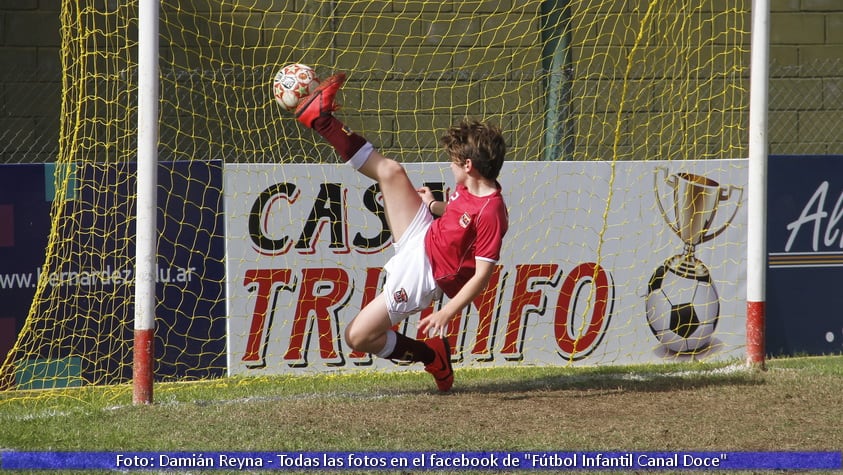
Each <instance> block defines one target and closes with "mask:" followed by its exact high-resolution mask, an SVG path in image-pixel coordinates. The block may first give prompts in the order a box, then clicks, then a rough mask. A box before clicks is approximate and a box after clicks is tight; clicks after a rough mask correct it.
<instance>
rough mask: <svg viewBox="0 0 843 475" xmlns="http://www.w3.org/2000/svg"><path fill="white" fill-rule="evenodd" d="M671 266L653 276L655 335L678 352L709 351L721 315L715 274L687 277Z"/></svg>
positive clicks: (650, 295)
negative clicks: (712, 277) (713, 276)
mask: <svg viewBox="0 0 843 475" xmlns="http://www.w3.org/2000/svg"><path fill="white" fill-rule="evenodd" d="M668 261H670V259H669V260H668ZM671 267H672V266H671V265H670V264H669V263H667V262H666V263H665V264H664V265H662V266H661V267H659V268H658V269H656V271H655V272H654V273H653V276H652V277H650V283H649V285H648V288H647V301H646V307H647V323H649V325H650V330H652V331H653V335H655V336H656V338H657V339H658V340H659V341H660V342H661V343H662V344H663V345H664V346H665V347H666V348H667V349H669V350H671V351H673V352H675V353H691V352H696V351H700V350H705V349H706V348H708V346H709V345H710V344H711V337H712V335H713V334H714V330H715V328H716V327H717V319H718V317H719V315H720V300H719V298H718V296H717V290H716V289H715V288H714V283H713V282H712V280H711V275H710V274H709V273H708V272H704V273H698V274H695V275H691V276H689V277H683V276H681V275H679V274H678V273H677V272H676V271H675V270H674V269H673V268H671Z"/></svg>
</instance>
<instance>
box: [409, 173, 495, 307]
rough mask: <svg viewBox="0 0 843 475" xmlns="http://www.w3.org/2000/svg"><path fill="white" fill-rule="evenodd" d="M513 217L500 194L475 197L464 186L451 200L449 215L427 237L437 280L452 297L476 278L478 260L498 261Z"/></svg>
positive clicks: (435, 223) (441, 217) (437, 222)
mask: <svg viewBox="0 0 843 475" xmlns="http://www.w3.org/2000/svg"><path fill="white" fill-rule="evenodd" d="M508 228H509V214H508V213H507V211H506V203H504V201H503V196H502V195H501V190H500V185H498V189H497V191H495V192H494V193H492V194H490V195H488V196H474V195H472V194H471V193H469V192H468V189H467V188H466V187H465V186H463V185H457V189H456V191H455V192H454V193H453V194H452V195H451V198H450V199H449V200H448V206H447V207H446V208H445V214H443V215H442V216H440V217H439V219H436V220H434V221H433V223H432V224H431V225H430V228H429V229H428V231H427V235H425V237H424V245H425V251H426V252H427V257H428V259H430V265H431V267H432V268H433V278H434V279H436V283H437V285H439V288H441V289H442V292H444V293H445V295H447V296H448V297H453V296H454V295H456V294H457V292H459V290H460V289H461V288H462V287H463V286H464V285H465V283H466V282H468V280H469V279H470V278H471V277H472V276H473V275H474V271H475V262H474V260H475V259H481V260H486V261H489V262H493V263H494V262H497V261H498V260H499V259H500V257H501V244H502V242H503V236H504V235H505V234H506V231H507V229H508Z"/></svg>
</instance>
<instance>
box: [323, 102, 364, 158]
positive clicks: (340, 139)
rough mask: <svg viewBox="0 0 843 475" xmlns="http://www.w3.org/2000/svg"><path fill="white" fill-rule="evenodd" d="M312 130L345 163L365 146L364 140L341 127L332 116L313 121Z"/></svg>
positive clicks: (326, 115)
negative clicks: (330, 146)
mask: <svg viewBox="0 0 843 475" xmlns="http://www.w3.org/2000/svg"><path fill="white" fill-rule="evenodd" d="M313 130H315V131H316V132H317V133H319V135H321V136H322V137H324V138H325V140H327V141H328V143H330V144H331V145H332V146H333V147H334V150H336V151H337V154H339V156H340V157H342V159H343V161H345V162H347V161H349V160H350V159H351V157H353V156H354V154H355V153H357V151H358V150H360V149H361V148H363V146H364V145H366V139H364V138H363V137H362V136H360V135H358V134H356V133H354V132H352V131H351V129H349V128H348V127H346V126H345V125H343V123H342V122H340V121H339V119H337V118H336V117H334V116H333V114H322V115H320V116H319V117H317V118H316V120H314V121H313Z"/></svg>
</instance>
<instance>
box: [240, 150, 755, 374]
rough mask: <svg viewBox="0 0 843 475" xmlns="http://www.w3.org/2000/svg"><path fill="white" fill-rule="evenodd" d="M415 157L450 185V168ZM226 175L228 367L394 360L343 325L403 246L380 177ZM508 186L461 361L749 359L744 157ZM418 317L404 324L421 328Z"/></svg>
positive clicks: (334, 172) (423, 172)
mask: <svg viewBox="0 0 843 475" xmlns="http://www.w3.org/2000/svg"><path fill="white" fill-rule="evenodd" d="M406 167H407V169H408V174H409V176H410V178H411V180H413V182H414V184H416V185H417V186H421V185H427V186H430V187H431V188H432V189H433V190H435V191H436V192H438V193H439V194H440V196H442V197H444V196H445V195H446V194H447V192H448V191H449V187H452V186H453V184H452V183H453V177H452V176H451V172H450V170H449V165H448V164H446V163H429V164H408V165H406ZM224 181H225V187H224V189H225V209H226V226H227V228H226V235H227V240H226V242H227V250H226V266H227V271H226V275H227V285H228V289H227V295H228V300H227V302H228V312H227V313H228V316H229V318H228V331H227V336H228V346H227V348H228V368H229V373H230V374H263V373H285V372H300V371H323V370H327V369H354V368H392V367H394V365H393V364H392V363H391V362H389V361H384V360H381V359H378V358H372V357H371V356H370V355H368V354H360V353H358V352H354V351H352V350H351V349H350V348H348V347H347V345H346V344H345V343H344V342H343V337H342V332H343V329H344V328H345V325H346V324H347V323H348V322H349V321H350V320H351V319H352V318H353V317H354V316H355V315H356V314H357V312H358V311H359V309H360V308H362V307H363V306H365V305H366V304H367V303H368V302H369V301H371V300H372V299H373V298H374V297H375V296H376V295H377V293H378V292H380V287H381V285H382V281H383V275H382V267H383V265H384V264H385V263H386V261H387V260H388V258H389V257H391V256H392V255H393V249H392V240H391V235H390V233H389V229H388V227H387V225H386V221H385V218H384V214H383V211H382V206H383V205H382V201H381V200H380V197H379V192H378V188H377V186H376V184H375V183H373V182H372V181H370V180H368V179H367V178H365V177H363V176H362V175H359V174H357V173H356V172H355V171H354V170H353V169H351V168H350V167H347V166H344V165H336V164H331V165H285V166H278V165H262V164H232V165H226V166H225V169H224ZM500 181H501V184H502V187H503V191H504V197H505V199H506V201H507V205H508V208H509V214H510V228H509V232H508V234H507V235H506V238H505V240H504V249H503V253H502V258H501V260H500V261H499V262H498V266H497V269H496V272H495V273H494V275H493V277H492V281H491V283H490V284H489V287H488V288H487V290H486V291H485V292H484V293H482V294H481V295H480V296H479V297H478V298H477V299H476V300H475V302H474V305H472V306H470V308H469V309H467V311H466V312H465V313H464V314H463V315H459V316H457V317H456V318H455V319H454V321H453V322H452V326H451V332H450V339H451V343H452V348H453V360H454V362H455V364H456V366H457V367H459V366H460V365H471V366H485V365H511V364H528V365H597V364H632V363H645V362H659V361H676V360H677V359H687V358H695V359H726V358H742V357H743V354H744V351H743V347H744V344H745V312H746V303H745V302H746V281H745V276H746V237H745V236H746V206H745V200H746V193H745V188H746V181H747V174H746V161H745V160H701V161H677V162H655V161H653V162H617V163H609V162H510V163H507V164H506V165H505V167H504V170H503V172H502V175H501V179H500ZM432 305H441V302H434V303H433V304H432ZM427 311H428V312H429V311H431V309H428V310H427ZM418 320H419V316H418V315H416V316H413V317H411V318H410V319H409V320H407V321H406V322H404V323H403V324H401V325H400V327H399V328H398V330H400V331H403V332H405V333H406V334H408V335H410V336H413V337H417V336H423V335H418V332H417V324H418Z"/></svg>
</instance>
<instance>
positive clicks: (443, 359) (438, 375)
mask: <svg viewBox="0 0 843 475" xmlns="http://www.w3.org/2000/svg"><path fill="white" fill-rule="evenodd" d="M426 343H427V346H429V347H430V348H431V349H432V350H433V352H434V353H436V357H435V358H434V359H433V362H432V363H430V364H429V365H425V367H424V370H425V371H427V372H428V373H430V374H432V375H433V378H434V379H436V387H438V388H439V391H441V392H443V393H444V392H448V391H449V390H450V389H451V386H453V385H454V369H453V368H452V367H451V346H450V345H448V340H447V339H446V338H442V337H440V338H432V339H430V340H427V341H426Z"/></svg>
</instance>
